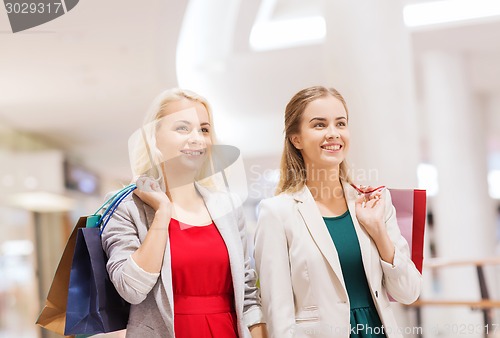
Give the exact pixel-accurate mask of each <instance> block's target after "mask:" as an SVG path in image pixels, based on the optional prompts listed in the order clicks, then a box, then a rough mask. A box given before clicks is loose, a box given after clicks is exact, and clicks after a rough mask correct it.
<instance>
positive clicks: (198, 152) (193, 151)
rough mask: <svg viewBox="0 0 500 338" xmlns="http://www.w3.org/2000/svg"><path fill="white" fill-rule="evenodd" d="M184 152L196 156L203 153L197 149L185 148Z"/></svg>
mask: <svg viewBox="0 0 500 338" xmlns="http://www.w3.org/2000/svg"><path fill="white" fill-rule="evenodd" d="M183 153H184V154H188V155H195V156H197V155H201V154H203V152H202V151H196V150H184V151H183Z"/></svg>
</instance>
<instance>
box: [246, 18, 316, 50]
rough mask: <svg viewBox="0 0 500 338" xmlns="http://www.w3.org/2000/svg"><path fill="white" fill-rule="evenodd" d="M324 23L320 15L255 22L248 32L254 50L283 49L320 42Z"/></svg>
mask: <svg viewBox="0 0 500 338" xmlns="http://www.w3.org/2000/svg"><path fill="white" fill-rule="evenodd" d="M325 36H326V23H325V19H324V18H323V17H322V16H311V17H304V18H296V19H289V20H271V21H261V22H256V23H255V24H254V25H253V27H252V31H251V33H250V47H251V48H252V49H253V50H254V51H266V50H272V49H284V48H290V47H297V46H303V45H309V44H315V43H322V42H323V41H324V39H325Z"/></svg>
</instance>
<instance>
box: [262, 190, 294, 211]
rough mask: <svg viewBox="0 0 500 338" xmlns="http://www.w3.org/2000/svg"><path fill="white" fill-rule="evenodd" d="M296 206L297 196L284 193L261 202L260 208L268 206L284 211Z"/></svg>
mask: <svg viewBox="0 0 500 338" xmlns="http://www.w3.org/2000/svg"><path fill="white" fill-rule="evenodd" d="M294 204H295V194H294V193H287V192H282V193H280V194H278V195H275V196H272V197H269V198H264V199H263V200H261V201H260V206H261V207H262V206H267V207H270V208H276V209H283V208H286V207H290V206H292V205H294Z"/></svg>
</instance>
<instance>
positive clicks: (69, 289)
mask: <svg viewBox="0 0 500 338" xmlns="http://www.w3.org/2000/svg"><path fill="white" fill-rule="evenodd" d="M134 189H135V185H134V184H132V185H129V186H127V187H125V188H123V189H122V190H120V191H119V192H118V193H116V194H115V195H113V196H112V197H111V198H109V199H108V200H107V201H106V202H105V203H104V204H103V205H102V206H101V207H100V208H99V209H98V210H97V211H96V212H95V213H94V214H93V215H90V216H83V217H80V219H79V220H78V222H77V224H76V226H75V228H74V229H73V231H72V233H71V235H70V237H69V239H68V242H67V244H66V247H65V249H64V252H63V255H62V257H61V260H60V262H59V264H58V267H57V269H56V273H55V275H54V279H53V281H52V285H51V287H50V290H49V293H48V296H47V300H46V302H45V306H44V308H43V310H42V312H41V313H40V316H39V317H38V319H37V322H36V323H37V324H38V325H40V326H42V327H44V328H46V329H48V330H51V331H54V332H56V333H58V334H61V335H65V334H66V335H67V334H95V333H101V332H102V333H104V332H111V331H116V330H120V329H124V328H125V327H126V323H127V320H128V308H129V305H128V304H126V303H125V301H124V300H122V299H121V297H119V295H118V293H117V291H116V290H115V288H114V286H113V285H112V283H111V281H110V280H109V276H108V274H107V271H106V256H105V254H104V252H103V250H102V245H101V240H100V234H101V233H102V231H103V230H104V227H105V226H106V224H107V222H108V221H109V220H110V219H111V216H112V215H113V212H114V211H115V209H116V207H117V206H118V204H119V203H120V202H121V201H122V200H123V199H124V198H125V197H126V196H128V195H129V194H130V193H132V191H133V190H134ZM101 210H104V212H103V213H102V214H99V212H100V211H101ZM90 278H92V280H91V279H90ZM83 313H85V314H83Z"/></svg>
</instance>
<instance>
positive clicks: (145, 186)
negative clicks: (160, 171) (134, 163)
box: [134, 176, 172, 212]
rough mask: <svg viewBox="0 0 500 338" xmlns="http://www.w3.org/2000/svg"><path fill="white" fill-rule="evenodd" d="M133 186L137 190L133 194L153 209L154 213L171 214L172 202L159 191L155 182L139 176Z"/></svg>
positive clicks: (158, 186)
mask: <svg viewBox="0 0 500 338" xmlns="http://www.w3.org/2000/svg"><path fill="white" fill-rule="evenodd" d="M135 184H136V185H137V189H135V190H134V194H135V195H137V197H139V198H140V199H141V200H142V201H143V202H144V203H146V204H147V205H149V206H150V207H151V208H153V210H154V211H159V210H164V211H168V212H171V209H172V202H171V201H170V199H169V198H168V196H167V194H166V193H165V192H163V191H161V188H160V185H159V184H158V182H157V181H155V180H153V179H152V178H151V177H147V176H141V177H139V178H138V179H137V181H136V182H135Z"/></svg>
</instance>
